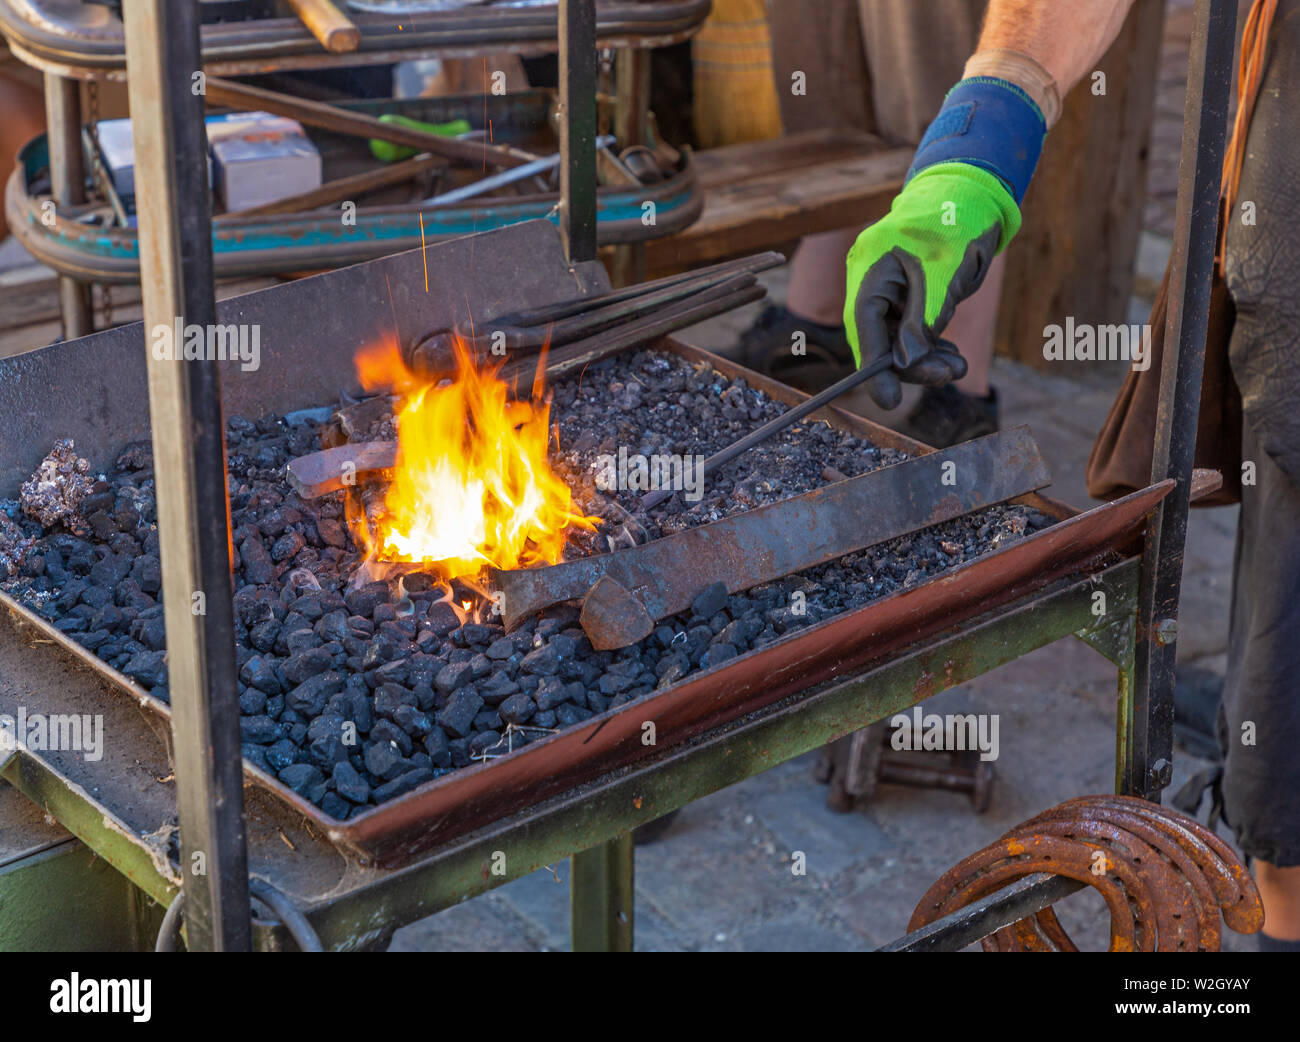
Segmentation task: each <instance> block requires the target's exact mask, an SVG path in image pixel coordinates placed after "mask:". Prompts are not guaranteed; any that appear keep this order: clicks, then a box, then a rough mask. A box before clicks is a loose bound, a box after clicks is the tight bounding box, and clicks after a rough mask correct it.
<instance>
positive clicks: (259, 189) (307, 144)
mask: <svg viewBox="0 0 1300 1042" xmlns="http://www.w3.org/2000/svg"><path fill="white" fill-rule="evenodd" d="M207 130H208V143H209V145H210V147H211V150H212V160H213V164H214V167H215V170H214V173H215V179H216V186H217V191H218V193H219V194H220V196H221V201H222V202H223V203H224V204H225V207H226V211H227V212H228V213H229V212H233V211H236V210H245V209H248V208H249V207H252V206H262V205H264V204H265V203H272V202H275V201H276V200H278V199H284V198H285V197H287V196H291V195H297V194H298V193H299V192H306V191H308V190H309V189H312V188H319V187H320V183H321V158H320V152H319V151H318V150H317V148H316V146H315V145H314V144H312V142H311V140H310V139H309V138H308V137H307V135H306V133H305V132H304V131H303V129H302V125H301V124H300V123H298V122H297V121H296V120H292V119H286V118H284V117H283V116H273V115H271V114H270V113H268V112H232V113H229V114H226V115H222V116H210V117H209V118H208V120H207Z"/></svg>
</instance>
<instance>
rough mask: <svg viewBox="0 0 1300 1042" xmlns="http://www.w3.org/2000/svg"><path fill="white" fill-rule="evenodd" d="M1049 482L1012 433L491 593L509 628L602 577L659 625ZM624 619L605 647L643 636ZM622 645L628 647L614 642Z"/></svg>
mask: <svg viewBox="0 0 1300 1042" xmlns="http://www.w3.org/2000/svg"><path fill="white" fill-rule="evenodd" d="M945 475H949V476H951V480H947V479H946V478H945ZM1050 481H1051V478H1050V476H1049V475H1048V472H1047V467H1046V465H1045V464H1044V463H1043V460H1042V457H1041V456H1040V455H1039V453H1038V446H1037V445H1036V444H1035V443H1034V439H1033V437H1032V436H1031V435H1030V433H1029V429H1028V428H1027V427H1013V428H1011V429H1010V430H1006V431H1002V432H999V433H997V434H991V435H989V436H988V437H985V438H977V439H975V440H974V441H969V442H965V443H963V444H961V445H956V446H954V447H953V448H950V449H945V450H943V451H941V452H934V453H931V454H929V455H927V456H920V457H917V458H915V459H910V460H907V461H906V462H904V463H898V464H895V465H894V466H892V467H884V468H882V469H880V470H876V471H872V472H871V473H870V474H863V475H861V476H860V477H856V478H850V479H849V480H847V481H841V482H838V483H836V484H834V485H828V486H826V487H824V488H819V489H815V490H814V491H812V492H808V493H805V494H804V495H802V496H793V497H791V498H789V499H785V500H781V501H780V502H778V503H771V504H769V505H767V506H764V507H759V508H758V509H757V510H750V511H748V512H746V513H743V514H736V515H734V516H732V517H727V518H723V519H722V520H721V521H715V522H713V523H712V524H708V525H701V526H699V527H698V528H690V529H687V530H685V531H682V532H677V533H674V534H673V535H670V536H664V537H663V538H661V539H656V540H654V541H653V542H650V543H647V544H645V545H644V546H637V547H631V548H629V549H626V550H617V551H615V552H614V553H609V554H601V555H598V556H594V557H587V558H583V559H581V560H577V561H567V562H565V563H563V564H556V565H551V566H549V567H545V568H534V569H527V570H510V571H498V572H496V573H495V574H494V576H493V586H494V588H495V589H496V590H497V591H498V592H499V593H500V594H502V599H501V605H502V612H503V621H504V623H505V627H506V630H507V631H509V630H511V629H513V628H514V627H515V626H517V625H518V624H519V623H520V622H521V621H523V620H524V619H526V618H528V617H529V616H531V615H532V614H534V613H535V612H538V611H540V610H542V609H543V608H546V607H548V606H549V605H552V604H555V603H557V602H560V601H569V600H576V599H578V598H581V597H583V596H585V595H586V594H587V593H588V591H589V590H591V589H592V588H593V587H594V586H595V584H596V582H597V580H599V579H601V578H602V577H604V576H608V577H609V578H611V579H614V580H616V581H617V582H618V583H619V585H620V586H622V587H623V588H624V589H625V590H627V591H629V592H630V593H631V594H633V595H634V596H635V597H636V599H637V600H639V601H640V602H641V605H642V606H643V607H644V609H645V611H646V612H647V613H648V614H649V615H650V617H651V618H653V619H662V618H664V617H665V616H668V615H674V614H676V613H677V612H680V611H684V610H685V609H686V608H688V607H690V604H691V601H692V600H694V598H695V597H696V596H697V595H698V594H699V593H700V592H701V591H702V590H704V589H705V588H706V587H708V586H710V585H712V584H713V583H718V582H720V583H722V584H723V585H724V586H725V587H726V588H727V591H728V592H729V593H735V592H736V591H738V590H746V589H749V588H750V587H753V586H757V585H759V584H760V583H764V582H770V581H772V580H773V579H779V578H781V577H782V576H784V575H790V574H791V573H793V572H798V571H802V570H803V569H805V568H811V567H812V566H814V565H817V564H822V563H823V562H825V561H831V560H834V559H835V558H837V557H842V556H844V555H845V554H848V553H853V552H854V551H856V550H861V549H863V548H865V547H868V546H873V545H875V544H877V543H881V542H885V541H886V540H889V539H894V538H897V537H898V536H902V535H907V534H908V533H910V532H916V531H919V530H920V529H922V528H926V527H928V526H930V525H933V524H938V523H939V522H941V521H948V520H951V519H952V518H954V517H959V516H961V515H962V514H965V513H968V512H969V511H971V510H977V509H979V508H980V507H986V506H991V505H992V504H994V503H1000V502H1003V501H1004V500H1007V499H1013V498H1014V497H1016V496H1019V495H1023V494H1024V493H1026V492H1031V491H1033V490H1034V489H1038V488H1042V487H1043V486H1044V485H1047V484H1049V483H1050ZM627 620H628V625H627V626H626V627H625V632H623V633H621V634H620V633H618V632H617V630H618V623H617V622H607V623H605V624H604V625H603V626H602V633H601V638H602V640H603V641H604V642H605V643H606V646H607V647H623V646H626V644H629V643H634V642H635V641H636V640H639V639H640V637H637V636H635V634H636V633H638V632H639V631H640V629H641V628H642V627H641V625H640V623H639V616H637V615H636V613H631V614H629V615H628V616H627ZM641 636H644V634H643V633H642V634H641ZM619 639H622V640H623V641H624V643H622V644H615V643H614V641H615V640H619Z"/></svg>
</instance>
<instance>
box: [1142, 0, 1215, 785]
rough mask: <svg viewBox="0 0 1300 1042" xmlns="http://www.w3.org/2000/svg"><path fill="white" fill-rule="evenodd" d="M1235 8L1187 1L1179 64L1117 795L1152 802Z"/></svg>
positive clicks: (1161, 771) (1169, 746) (1168, 731)
mask: <svg viewBox="0 0 1300 1042" xmlns="http://www.w3.org/2000/svg"><path fill="white" fill-rule="evenodd" d="M1236 15H1237V0H1197V4H1196V20H1195V23H1194V26H1193V30H1192V41H1191V52H1190V57H1189V59H1188V74H1187V95H1186V102H1185V105H1184V110H1183V111H1184V115H1183V151H1182V159H1181V162H1180V164H1179V174H1178V208H1177V211H1176V214H1175V220H1174V244H1173V263H1172V264H1171V265H1170V269H1169V300H1170V303H1171V306H1170V308H1169V317H1168V320H1167V322H1166V325H1165V341H1164V343H1165V351H1164V358H1163V362H1162V367H1161V371H1160V403H1159V406H1158V409H1157V412H1156V434H1155V447H1154V451H1153V454H1152V462H1151V482H1152V484H1155V483H1156V482H1158V481H1161V480H1163V479H1165V478H1172V479H1173V480H1174V481H1175V482H1177V485H1176V487H1175V488H1174V490H1173V492H1171V493H1170V494H1169V495H1168V496H1167V497H1166V498H1165V499H1164V500H1163V501H1161V503H1160V505H1159V506H1157V507H1156V509H1155V512H1154V513H1153V514H1152V515H1151V518H1150V519H1149V520H1148V522H1147V528H1146V533H1145V537H1144V539H1143V549H1142V579H1141V584H1140V588H1139V594H1138V643H1137V660H1136V681H1135V685H1134V692H1133V726H1132V731H1131V735H1132V738H1131V741H1132V744H1131V749H1130V756H1129V757H1128V760H1129V763H1128V773H1127V779H1126V781H1125V784H1124V785H1123V791H1124V792H1127V793H1132V794H1134V795H1139V796H1146V797H1148V798H1150V799H1157V800H1158V799H1159V798H1160V792H1161V790H1162V789H1164V788H1165V787H1166V786H1167V785H1168V784H1169V782H1170V781H1171V779H1172V777H1173V725H1174V667H1175V664H1176V659H1177V651H1178V645H1177V632H1178V601H1179V593H1180V588H1181V585H1182V572H1183V550H1184V544H1185V541H1186V537H1187V510H1188V505H1189V498H1190V494H1191V479H1192V462H1193V456H1194V452H1195V448H1196V421H1197V413H1198V411H1199V409H1200V401H1201V376H1202V370H1203V369H1204V364H1205V334H1206V328H1207V326H1208V323H1209V309H1210V281H1211V276H1212V272H1213V268H1214V246H1215V238H1216V236H1217V232H1218V203H1219V188H1220V179H1221V176H1222V171H1223V151H1224V135H1225V130H1226V126H1227V119H1228V98H1229V82H1230V79H1231V73H1232V58H1233V41H1234V39H1235V34H1236Z"/></svg>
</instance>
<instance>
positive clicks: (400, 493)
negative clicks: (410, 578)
mask: <svg viewBox="0 0 1300 1042" xmlns="http://www.w3.org/2000/svg"><path fill="white" fill-rule="evenodd" d="M456 348H457V349H456V357H457V372H456V376H455V378H454V379H451V380H444V381H443V382H441V383H439V384H436V385H434V384H429V383H421V382H420V381H418V380H417V379H416V378H415V377H414V376H413V375H412V374H411V373H410V372H409V370H407V368H406V366H405V365H404V364H403V362H402V360H401V356H400V354H399V353H398V351H397V349H396V347H395V345H393V344H391V343H384V344H380V345H377V346H376V347H373V348H369V349H366V350H364V351H362V352H361V353H360V354H358V356H357V371H358V373H359V375H360V378H361V382H362V384H363V386H365V387H366V388H367V389H368V390H377V389H380V388H389V389H392V390H393V391H394V392H396V393H397V394H398V395H399V404H398V406H397V410H396V422H397V435H398V451H397V467H396V470H395V472H394V475H393V479H392V483H391V484H390V485H389V487H388V491H387V493H386V495H385V497H384V503H383V509H382V511H380V513H379V514H378V516H376V517H373V518H371V524H366V523H365V520H366V519H365V518H364V516H361V517H357V516H355V515H356V511H355V510H353V515H354V516H353V517H352V520H353V522H354V523H353V532H354V535H356V536H357V537H358V538H359V539H360V540H361V541H362V542H363V544H364V545H365V546H366V548H367V550H368V551H369V553H368V556H369V557H370V558H376V559H379V560H383V561H406V562H415V563H419V564H422V565H425V566H427V568H428V570H429V571H430V572H433V573H435V574H436V575H438V576H440V577H441V578H443V579H468V580H472V579H473V578H474V577H476V576H478V575H480V573H482V572H483V571H484V569H485V568H487V567H489V566H491V567H495V568H526V567H529V566H531V565H538V564H555V563H556V562H558V561H559V560H560V559H561V554H562V552H563V550H564V543H565V538H566V535H567V533H568V532H569V530H570V529H572V528H582V529H586V530H588V531H590V530H592V529H593V528H594V525H595V523H596V522H597V521H598V520H599V519H598V518H594V517H586V516H584V515H583V514H581V513H579V512H577V511H576V510H575V509H574V505H573V496H572V494H571V493H570V491H569V487H568V485H566V484H565V483H564V481H563V480H562V479H561V478H560V477H559V476H558V475H557V474H556V473H555V472H554V471H553V470H552V469H551V466H550V462H549V460H548V458H547V452H546V449H547V443H548V440H549V436H550V434H549V432H550V428H549V422H550V399H549V397H543V396H541V395H540V393H539V392H540V389H539V388H534V392H535V393H534V397H533V398H532V399H531V400H516V401H511V400H510V399H509V397H508V396H507V388H506V385H505V384H504V383H502V382H501V381H500V380H498V379H497V377H496V374H497V371H498V369H499V368H500V367H499V366H495V367H491V368H485V369H479V368H478V367H477V366H476V365H475V364H474V361H473V359H472V358H471V357H470V355H469V353H468V351H467V350H466V349H465V347H464V346H463V345H462V344H460V343H459V342H458V343H457V345H456ZM372 526H373V528H372ZM464 607H465V609H466V610H468V608H469V606H468V605H464Z"/></svg>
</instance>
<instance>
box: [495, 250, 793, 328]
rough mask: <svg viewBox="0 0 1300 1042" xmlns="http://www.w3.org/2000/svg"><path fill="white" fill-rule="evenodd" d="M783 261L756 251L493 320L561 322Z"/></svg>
mask: <svg viewBox="0 0 1300 1042" xmlns="http://www.w3.org/2000/svg"><path fill="white" fill-rule="evenodd" d="M784 263H785V257H784V256H783V255H782V254H780V253H776V252H773V251H768V252H767V253H756V254H754V255H753V256H752V257H741V258H740V259H739V260H733V261H723V262H721V263H720V264H712V265H710V266H709V267H707V268H696V269H695V270H694V271H684V272H680V273H679V274H677V275H665V276H663V277H662V278H658V279H651V280H650V281H649V282H642V283H640V284H639V285H636V286H629V287H627V288H626V289H618V290H614V291H612V292H610V293H601V294H598V295H596V296H590V297H581V298H579V299H578V300H569V301H565V302H564V303H562V304H547V305H543V306H542V307H536V308H527V309H525V310H522V311H515V312H512V313H510V314H508V315H502V316H500V317H499V318H497V319H494V321H495V322H497V323H498V324H500V325H505V326H539V325H545V324H546V323H548V322H558V321H559V320H560V319H563V318H569V317H571V316H573V315H580V314H582V313H584V312H586V311H592V310H594V309H595V308H598V307H605V306H606V305H607V304H621V303H623V302H624V301H627V300H635V299H637V298H639V297H643V296H646V295H647V294H649V293H653V292H656V291H658V290H661V289H667V288H668V287H669V286H680V285H682V284H684V283H695V282H699V283H701V284H708V285H713V284H715V283H716V282H718V281H721V278H722V277H723V276H727V275H739V274H742V273H744V272H759V271H766V270H767V269H768V268H775V267H776V266H777V265H779V264H784Z"/></svg>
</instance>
